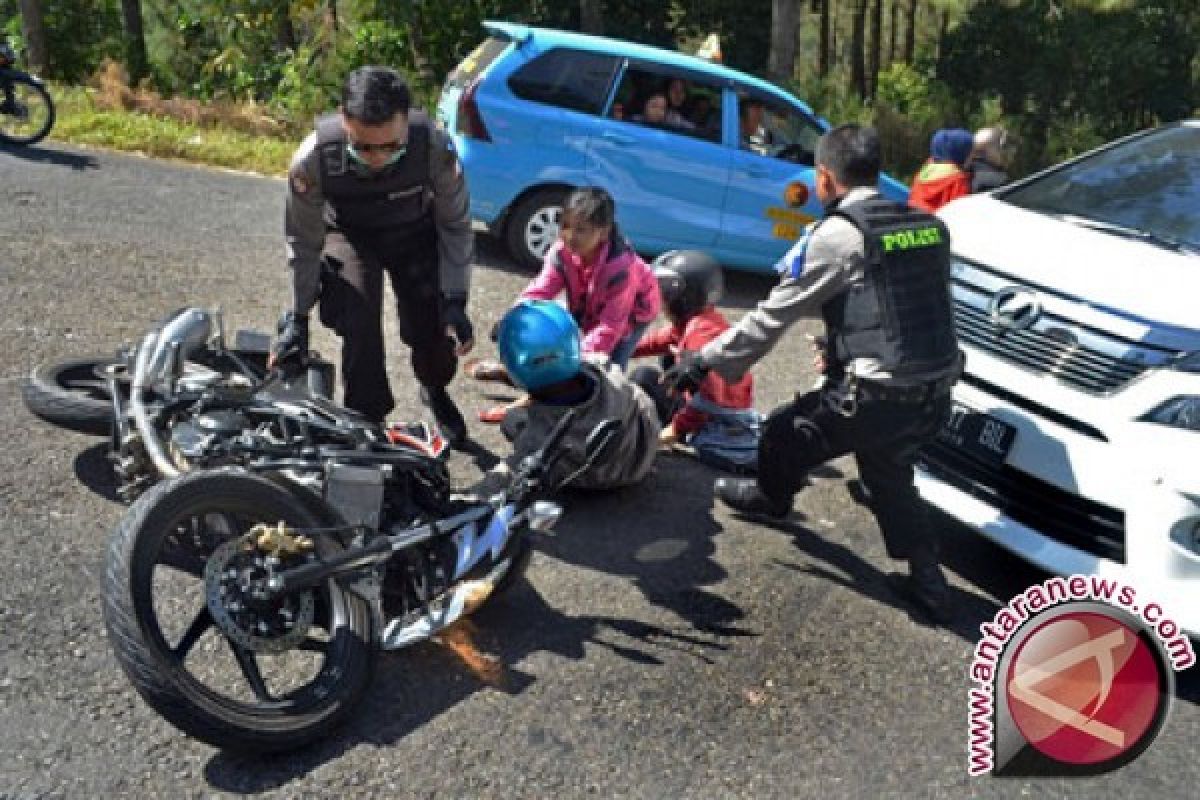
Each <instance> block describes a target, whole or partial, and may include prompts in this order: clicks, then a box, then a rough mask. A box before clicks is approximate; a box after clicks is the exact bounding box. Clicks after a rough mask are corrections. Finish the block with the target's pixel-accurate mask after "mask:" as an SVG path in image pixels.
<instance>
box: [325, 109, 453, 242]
mask: <svg viewBox="0 0 1200 800" xmlns="http://www.w3.org/2000/svg"><path fill="white" fill-rule="evenodd" d="M430 134H431V130H430V124H429V118H428V117H426V116H425V114H423V113H422V112H420V111H414V112H412V113H411V114H409V117H408V150H407V152H406V153H405V155H404V157H403V158H401V159H400V160H399V161H398V162H397V163H395V164H393V165H391V166H389V167H385V168H384V169H382V170H379V171H378V172H375V173H366V172H359V171H358V170H357V169H356V168H355V166H354V165H353V164H352V163H351V162H350V156H349V154H348V153H347V152H346V144H347V142H346V131H345V129H343V128H342V123H341V120H340V118H339V117H338V115H337V114H327V115H325V116H323V117H321V118H320V119H319V120H317V150H318V151H319V153H320V158H319V161H320V163H321V191H322V192H323V193H324V195H325V224H326V225H328V226H329V227H331V228H337V229H339V230H344V231H348V232H355V231H364V232H370V231H380V230H387V231H389V232H394V233H398V234H400V235H401V236H403V235H406V234H417V233H421V232H425V231H427V230H429V229H431V227H432V225H433V204H432V202H431V201H430V195H431V191H432V190H431V189H430V186H429V139H430Z"/></svg>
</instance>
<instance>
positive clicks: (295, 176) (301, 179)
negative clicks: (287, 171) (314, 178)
mask: <svg viewBox="0 0 1200 800" xmlns="http://www.w3.org/2000/svg"><path fill="white" fill-rule="evenodd" d="M311 188H312V184H311V183H309V180H308V176H307V175H305V174H304V173H303V172H300V171H296V172H293V173H292V191H293V192H295V193H296V194H308V190H309V189H311Z"/></svg>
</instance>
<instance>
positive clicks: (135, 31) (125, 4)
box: [121, 0, 150, 86]
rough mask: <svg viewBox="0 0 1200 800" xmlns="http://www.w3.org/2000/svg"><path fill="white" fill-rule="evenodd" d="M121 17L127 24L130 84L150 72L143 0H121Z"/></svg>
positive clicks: (126, 62) (127, 63)
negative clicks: (143, 25) (144, 28)
mask: <svg viewBox="0 0 1200 800" xmlns="http://www.w3.org/2000/svg"><path fill="white" fill-rule="evenodd" d="M121 19H122V21H123V22H124V24H125V67H126V68H127V69H128V70H129V84H130V85H131V86H136V85H137V83H138V81H140V80H141V79H142V78H145V77H146V76H147V75H149V74H150V64H149V62H148V61H147V60H146V35H145V33H144V32H143V30H142V0H121Z"/></svg>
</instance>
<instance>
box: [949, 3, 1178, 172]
mask: <svg viewBox="0 0 1200 800" xmlns="http://www.w3.org/2000/svg"><path fill="white" fill-rule="evenodd" d="M1095 9H1101V11H1097V10H1095ZM1111 9H1116V10H1111ZM1105 10H1107V13H1102V12H1103V11H1105ZM1198 39H1200V4H1197V3H1196V2H1195V0H1138V2H1132V3H1130V2H1125V3H1113V2H1105V0H1075V1H1074V2H1071V3H1064V2H1061V0H1021V1H1020V2H1013V1H1012V0H982V2H980V3H979V4H978V5H976V6H975V7H973V8H972V9H971V11H970V12H969V14H968V15H967V16H966V17H965V19H964V20H963V22H962V24H961V25H959V26H958V27H957V28H956V29H955V30H953V31H952V32H951V34H950V35H949V37H948V39H947V41H946V47H945V50H944V52H943V55H942V58H941V60H940V62H939V63H938V75H939V77H940V78H941V79H942V80H943V81H945V82H946V83H947V84H949V85H951V86H953V87H954V89H955V92H956V97H957V99H958V107H959V112H960V115H962V116H966V115H967V114H968V113H969V112H970V111H972V110H974V109H977V108H979V107H980V104H981V102H982V101H983V100H984V98H986V97H989V96H994V97H998V98H999V102H1000V107H1001V111H1002V113H1003V114H1005V115H1009V116H1012V117H1014V118H1016V119H1017V120H1018V124H1019V131H1020V133H1021V135H1022V138H1023V140H1024V142H1025V143H1026V145H1027V154H1028V157H1029V159H1030V160H1031V161H1032V162H1033V163H1046V162H1052V161H1056V160H1058V159H1059V158H1062V157H1064V156H1066V155H1069V154H1072V153H1074V152H1077V151H1078V150H1080V149H1082V148H1085V147H1087V146H1090V145H1091V144H1094V143H1097V142H1099V141H1104V140H1106V139H1111V138H1114V137H1116V136H1119V135H1121V134H1123V133H1128V132H1130V131H1133V130H1137V129H1138V128H1143V127H1147V126H1150V125H1153V124H1156V123H1157V122H1161V121H1166V120H1172V119H1178V118H1181V117H1185V116H1187V115H1188V114H1189V113H1190V112H1191V110H1192V109H1193V108H1195V107H1196V105H1197V102H1198V84H1197V81H1196V74H1195V67H1194V64H1195V59H1196V57H1197V40H1198ZM1031 54H1032V55H1031Z"/></svg>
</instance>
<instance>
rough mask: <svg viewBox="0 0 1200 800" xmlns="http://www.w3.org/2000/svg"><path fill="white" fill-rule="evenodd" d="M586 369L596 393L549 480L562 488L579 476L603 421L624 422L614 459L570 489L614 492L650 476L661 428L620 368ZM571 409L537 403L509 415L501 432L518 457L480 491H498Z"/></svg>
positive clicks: (584, 475) (569, 432) (650, 405)
mask: <svg viewBox="0 0 1200 800" xmlns="http://www.w3.org/2000/svg"><path fill="white" fill-rule="evenodd" d="M583 370H584V372H585V373H586V374H587V375H588V377H589V378H591V380H592V383H593V385H594V386H595V389H594V391H593V392H592V395H591V396H590V397H589V398H588V399H587V400H585V401H584V402H583V403H581V404H580V405H578V406H575V408H578V409H579V412H578V415H577V416H576V417H575V421H574V422H573V423H572V424H571V427H570V428H568V429H567V433H566V435H565V436H564V437H563V442H562V447H563V448H564V449H565V452H564V454H563V456H562V458H560V459H559V461H558V462H557V463H556V464H555V465H554V467H553V468H552V469H551V470H550V474H549V475H548V476H547V482H548V483H549V484H551V485H553V484H557V483H558V482H559V481H561V480H563V479H564V478H566V477H568V476H570V475H572V474H574V473H575V472H576V471H577V470H578V469H579V468H580V467H581V466H582V465H583V461H584V444H585V443H586V442H587V437H588V434H590V433H591V432H592V430H593V429H594V428H595V427H596V426H597V425H598V424H600V423H601V422H603V421H604V420H606V419H611V418H616V419H619V420H620V421H621V432H620V439H619V441H618V442H617V444H616V446H615V447H614V448H613V449H612V451H611V453H610V455H609V457H608V458H606V459H602V460H601V461H599V462H597V463H596V464H593V465H592V467H591V469H589V470H587V471H586V472H583V473H581V474H580V475H578V476H577V477H576V478H574V479H573V480H572V481H571V482H570V483H569V484H568V485H569V486H572V487H576V488H580V489H615V488H617V487H619V486H629V485H632V484H635V483H638V482H640V481H641V480H643V479H644V478H645V477H646V475H647V474H649V472H650V468H651V467H652V466H653V465H654V456H655V454H656V453H657V452H658V434H659V431H660V426H659V422H658V413H657V412H656V411H655V410H654V401H652V400H651V399H650V398H649V396H647V395H646V393H645V392H643V391H642V390H641V388H640V387H638V386H637V385H636V384H634V383H633V382H632V381H630V380H629V379H628V378H626V377H625V373H624V372H622V371H621V368H620V367H617V366H614V365H608V366H599V365H598V364H593V363H590V362H584V365H583ZM570 408H571V406H556V405H547V404H545V403H536V402H535V403H534V404H532V405H531V406H529V407H528V408H518V409H513V410H512V411H509V412H508V415H507V416H506V417H505V419H504V425H503V427H502V430H503V432H504V435H505V436H507V437H508V438H509V439H510V440H511V441H512V444H513V453H512V455H511V456H509V457H508V459H507V460H506V461H505V463H504V464H502V465H501V466H500V467H499V468H496V469H494V470H493V471H492V472H491V473H489V475H488V477H487V479H485V482H484V483H485V485H486V487H487V488H479V487H477V489H476V491H478V492H480V493H486V492H487V491H490V490H494V488H495V485H496V483H497V481H498V479H499V478H500V477H502V476H504V475H505V474H507V473H508V472H511V471H512V470H513V469H515V468H516V467H517V465H518V464H520V462H521V459H523V458H524V457H525V456H527V455H529V454H530V453H532V452H534V451H535V450H537V449H538V448H539V447H541V446H542V444H543V443H544V442H545V441H546V437H548V436H549V435H550V431H551V430H553V428H554V426H555V425H556V424H558V421H559V420H560V419H562V417H563V415H564V414H566V413H567V411H568V410H569V409H570Z"/></svg>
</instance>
